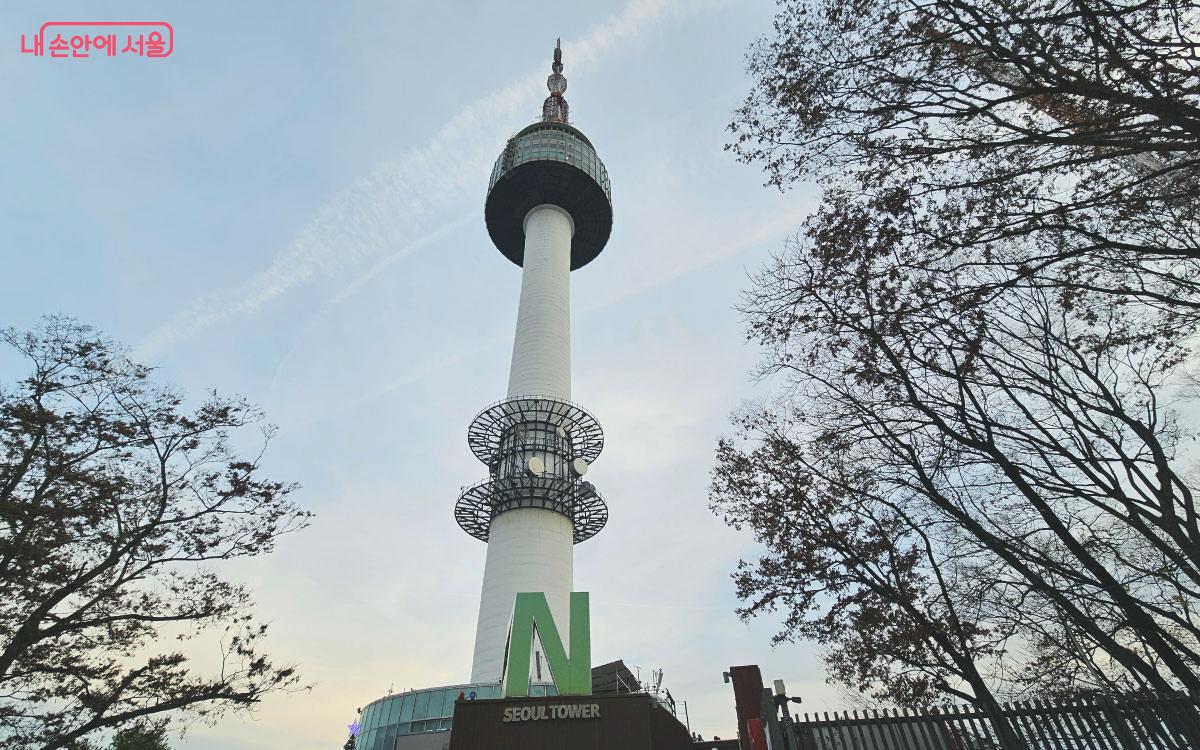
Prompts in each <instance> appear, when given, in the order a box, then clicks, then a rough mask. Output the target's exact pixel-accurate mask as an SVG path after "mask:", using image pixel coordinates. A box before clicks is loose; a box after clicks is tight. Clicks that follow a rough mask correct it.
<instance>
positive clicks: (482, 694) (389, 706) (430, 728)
mask: <svg viewBox="0 0 1200 750" xmlns="http://www.w3.org/2000/svg"><path fill="white" fill-rule="evenodd" d="M459 693H463V694H464V695H466V696H467V698H470V697H471V693H474V694H475V699H476V700H491V699H492V698H499V697H500V685H499V684H496V683H490V682H488V683H477V684H471V685H450V686H448V687H438V688H426V689H424V690H414V691H412V692H408V693H396V694H395V695H389V696H387V697H386V698H380V699H379V700H377V701H375V702H374V703H369V704H367V707H366V708H364V709H363V711H362V716H360V717H359V728H360V732H359V737H358V750H392V748H393V747H395V744H396V738H397V737H399V736H401V735H405V734H418V733H420V732H445V731H447V730H449V729H450V725H451V723H452V721H453V719H454V701H456V700H458V694H459ZM529 694H530V695H533V696H540V695H557V694H558V690H557V689H556V688H555V686H554V685H539V684H535V685H530V686H529Z"/></svg>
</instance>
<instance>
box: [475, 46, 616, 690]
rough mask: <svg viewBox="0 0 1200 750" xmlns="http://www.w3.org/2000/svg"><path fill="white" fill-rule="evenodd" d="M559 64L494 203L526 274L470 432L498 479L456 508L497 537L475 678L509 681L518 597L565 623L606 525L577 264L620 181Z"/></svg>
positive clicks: (507, 163)
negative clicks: (586, 130) (507, 339)
mask: <svg viewBox="0 0 1200 750" xmlns="http://www.w3.org/2000/svg"><path fill="white" fill-rule="evenodd" d="M562 71H563V65H562V48H561V44H559V45H556V46H555V48H554V63H553V66H552V73H551V75H550V77H549V78H548V79H547V81H546V86H547V88H549V89H550V96H548V97H547V98H546V101H545V103H544V104H543V106H542V119H541V121H540V122H536V123H534V124H532V125H530V126H528V127H526V128H524V129H523V130H521V131H520V132H518V133H517V134H516V135H514V136H513V137H512V138H510V139H509V140H508V143H507V144H506V145H505V147H504V151H503V152H502V153H501V154H500V157H499V158H498V159H497V160H496V166H495V168H494V169H493V170H492V175H491V180H490V181H489V184H488V193H487V200H486V203H485V207H484V217H485V220H486V222H487V229H488V234H489V235H490V236H491V239H492V242H493V243H494V244H495V245H496V247H497V249H499V250H500V252H501V253H503V254H504V256H505V257H507V258H508V259H509V260H511V261H512V262H513V263H515V264H517V265H518V266H520V267H521V269H522V270H521V297H520V303H519V306H518V311H517V328H516V335H515V337H514V340H513V352H512V364H511V368H510V370H509V379H508V395H507V397H506V398H505V399H504V400H503V401H500V402H499V403H496V404H493V405H491V406H489V407H487V408H486V409H484V410H483V411H481V412H480V413H479V414H478V415H476V417H475V419H474V420H472V422H471V426H470V428H469V429H468V431H467V442H468V444H469V446H470V448H471V451H472V452H473V453H474V454H475V456H476V457H477V458H478V459H479V460H480V461H482V462H483V464H484V465H485V466H487V467H488V478H487V479H485V480H483V481H482V482H479V483H478V484H475V485H472V486H470V487H467V488H466V489H464V490H463V492H462V494H461V495H460V496H459V498H458V502H457V503H456V505H455V509H454V515H455V519H456V520H457V521H458V524H459V525H460V526H461V527H462V529H463V530H464V531H466V532H467V533H468V534H470V535H471V536H473V537H475V538H477V539H480V540H482V541H485V542H487V544H488V549H487V561H486V563H485V566H484V573H483V588H482V593H481V595H480V602H479V622H478V625H477V627H476V631H475V652H474V659H473V662H472V666H471V681H472V682H473V683H482V682H498V681H499V680H500V678H501V673H502V671H503V669H504V657H505V649H506V646H507V639H508V627H509V620H510V618H511V617H512V610H513V604H514V601H515V598H516V594H517V593H518V592H524V591H540V592H544V593H545V595H546V600H547V601H548V603H549V605H550V609H551V612H552V613H553V615H554V619H555V621H556V622H557V623H559V628H560V630H561V631H562V632H567V628H568V627H569V619H568V616H569V610H568V602H569V595H570V592H571V589H572V577H573V557H574V550H573V545H574V544H578V543H579V542H582V541H585V540H587V539H590V538H591V537H593V536H595V535H596V534H597V533H598V532H599V531H600V530H601V529H602V528H603V527H604V525H605V523H606V522H607V521H608V507H607V506H606V505H605V503H604V500H603V499H602V498H601V497H600V493H599V492H598V491H597V490H596V488H595V486H593V485H592V484H591V483H590V482H588V481H586V480H585V479H584V475H585V474H586V473H587V471H588V467H589V466H590V464H591V463H592V462H593V461H594V460H595V459H596V457H597V456H598V455H599V454H600V451H601V449H602V448H603V446H604V433H603V431H602V430H601V428H600V423H599V422H598V421H597V420H596V418H595V417H593V416H592V415H591V414H589V413H588V412H587V411H586V410H584V409H583V408H582V407H580V406H578V405H577V404H575V403H573V402H572V401H571V317H570V273H571V271H573V270H575V269H577V268H580V267H582V266H584V265H586V264H587V263H589V262H591V261H592V260H593V259H595V258H596V256H597V255H599V254H600V251H601V250H603V249H604V246H605V244H606V243H607V242H608V237H609V234H610V233H611V231H612V200H611V185H610V183H609V179H608V171H607V170H606V169H605V168H604V163H603V162H601V161H600V157H599V156H597V155H596V150H595V148H593V146H592V144H591V141H589V140H588V139H587V137H586V136H584V134H583V133H581V132H580V131H579V130H578V129H577V128H575V127H574V126H573V125H571V124H570V122H569V120H568V111H569V109H568V106H567V101H566V99H565V98H564V97H563V93H564V92H565V91H566V89H567V79H566V78H565V77H564V76H563V74H562ZM540 663H545V661H544V659H542V660H540Z"/></svg>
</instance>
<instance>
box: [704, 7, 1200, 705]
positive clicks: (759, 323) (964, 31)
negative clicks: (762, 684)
mask: <svg viewBox="0 0 1200 750" xmlns="http://www.w3.org/2000/svg"><path fill="white" fill-rule="evenodd" d="M781 6H782V8H781V11H780V13H779V16H778V17H777V21H776V36H775V38H774V39H772V40H769V41H764V42H762V43H761V44H759V45H758V46H757V47H756V48H755V49H754V50H753V51H752V53H751V57H750V66H751V71H752V73H753V74H755V76H756V78H757V84H756V87H755V89H754V92H753V93H752V94H751V96H750V97H749V98H748V99H747V102H746V104H745V106H744V107H743V108H742V109H741V110H740V111H739V113H738V118H737V121H736V122H735V123H734V124H733V126H732V128H733V130H734V131H735V133H736V136H737V137H736V141H735V142H734V143H733V144H732V145H731V148H732V149H733V150H734V151H735V152H736V153H737V154H738V155H739V156H740V157H741V158H743V159H745V160H747V161H751V162H755V163H761V164H762V165H763V166H764V168H765V169H766V171H767V174H768V179H769V181H770V182H771V183H773V184H775V185H777V186H779V187H786V186H787V185H789V184H791V183H793V182H795V181H796V180H800V179H816V180H818V181H819V182H821V183H822V184H823V185H824V196H823V201H822V205H821V207H820V209H819V210H818V211H817V212H816V213H815V214H814V215H813V216H812V217H810V219H809V220H808V221H807V222H806V224H805V226H804V228H803V230H802V231H801V232H800V233H799V234H798V235H797V236H796V238H795V239H794V241H793V242H791V243H789V246H788V247H787V248H786V249H785V250H784V251H783V252H782V253H781V254H780V255H779V256H778V257H777V258H776V260H775V261H774V262H773V263H772V264H771V265H770V266H769V267H768V268H767V269H766V270H765V271H764V272H763V273H762V274H761V275H760V276H758V277H757V278H756V279H755V280H754V283H753V288H752V289H751V290H750V291H749V292H748V293H747V296H746V300H745V303H744V305H743V311H744V312H745V313H746V315H747V318H748V320H749V325H750V334H749V335H750V337H751V338H752V339H754V340H757V341H758V342H760V343H761V344H762V345H763V346H764V350H765V352H766V359H765V362H764V368H763V374H764V376H769V377H773V378H774V379H775V380H776V382H778V383H779V384H780V386H781V392H780V394H779V396H778V397H777V398H776V399H774V400H773V401H772V402H771V403H770V404H766V405H762V406H760V407H755V408H749V409H747V411H746V412H745V413H744V414H743V415H742V416H741V417H740V418H739V421H738V428H739V433H738V435H737V437H735V438H732V439H729V440H726V441H723V442H722V443H721V445H720V447H719V449H718V463H717V468H716V472H715V475H714V484H713V494H712V502H713V506H714V508H715V509H716V510H718V511H719V512H722V513H724V514H725V515H726V516H727V517H728V518H729V520H730V521H731V522H732V523H735V524H738V525H743V526H746V527H748V528H751V529H752V530H753V531H754V532H755V533H756V534H757V536H758V537H759V539H760V540H762V541H763V542H764V543H765V544H766V547H767V554H766V555H765V556H764V558H763V559H762V560H761V561H760V562H759V563H758V564H757V565H756V566H749V565H746V566H744V567H743V568H742V569H741V570H740V571H739V573H738V574H737V577H736V578H737V583H738V587H739V593H740V594H741V596H742V597H743V598H744V599H745V600H746V601H747V602H748V604H747V606H746V607H745V608H744V609H743V614H746V615H753V614H755V613H757V612H759V611H762V610H764V609H772V608H777V607H779V608H783V609H784V610H785V612H786V613H787V619H786V624H785V630H784V632H783V633H781V636H782V637H805V638H814V639H816V640H818V641H820V642H822V643H825V644H826V645H827V646H829V649H830V650H829V656H828V660H829V663H830V674H831V677H832V678H833V679H836V680H839V681H842V682H846V683H849V684H851V685H854V686H856V687H858V688H860V689H865V690H868V691H872V692H875V693H876V694H878V695H879V696H880V697H882V698H885V699H888V700H893V701H896V702H900V703H914V702H925V701H929V700H931V699H932V698H933V697H934V696H935V695H942V696H945V697H947V698H957V697H966V698H968V699H969V700H972V701H973V702H978V703H981V704H982V705H985V706H986V705H987V704H989V703H991V702H992V701H993V700H994V697H993V696H994V694H995V693H996V692H998V691H999V692H1006V693H1010V694H1020V693H1027V692H1031V691H1033V692H1042V693H1047V692H1050V693H1080V692H1095V691H1113V690H1129V689H1151V690H1171V689H1175V688H1180V687H1183V688H1187V689H1190V690H1193V691H1194V690H1197V689H1200V627H1198V626H1200V621H1198V620H1197V619H1196V614H1197V607H1198V605H1200V600H1198V598H1200V523H1198V517H1197V512H1196V506H1195V499H1194V496H1193V491H1192V488H1191V486H1190V485H1189V483H1188V481H1187V478H1186V472H1185V465H1183V464H1182V462H1181V456H1180V455H1179V451H1180V449H1181V447H1182V446H1184V445H1186V444H1187V443H1188V442H1190V441H1191V440H1192V439H1193V435H1192V433H1191V432H1190V431H1189V430H1188V429H1186V428H1185V426H1184V425H1183V424H1181V423H1180V422H1179V421H1178V419H1177V417H1176V415H1175V413H1174V412H1173V410H1172V408H1171V404H1170V403H1169V402H1167V401H1166V400H1165V399H1164V396H1165V394H1166V393H1168V385H1169V383H1170V382H1171V379H1172V377H1174V376H1176V375H1177V374H1178V371H1179V368H1180V366H1181V364H1182V363H1184V362H1185V361H1186V360H1187V358H1188V357H1189V356H1190V353H1191V350H1190V342H1189V339H1190V337H1191V335H1192V334H1193V333H1194V331H1195V330H1196V325H1197V317H1196V315H1197V310H1200V296H1198V295H1197V291H1198V290H1200V287H1198V286H1197V281H1198V280H1200V276H1198V274H1200V242H1198V239H1200V223H1198V221H1200V210H1197V209H1198V208H1200V197H1198V194H1200V191H1197V189H1196V187H1195V186H1196V184H1197V179H1196V178H1197V176H1200V169H1198V162H1197V160H1196V155H1197V153H1198V152H1200V63H1198V62H1197V57H1196V52H1197V51H1198V47H1197V44H1196V43H1195V41H1194V40H1193V37H1192V35H1193V34H1194V33H1195V32H1196V29H1197V28H1198V24H1200V14H1198V12H1197V10H1196V8H1195V6H1194V5H1189V4H1182V3H1174V2H1169V1H1167V2H1135V3H1125V4H1120V5H1116V4H1111V3H1107V2H1104V1H1103V0H1095V1H1093V0H1080V1H1079V2H1066V1H1059V0H1020V1H1015V0H930V1H928V2H909V1H907V0H858V1H853V0H852V2H848V3H846V2H836V1H835V0H806V1H800V2H783V3H781Z"/></svg>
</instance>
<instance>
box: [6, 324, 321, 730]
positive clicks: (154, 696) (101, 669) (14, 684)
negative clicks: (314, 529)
mask: <svg viewBox="0 0 1200 750" xmlns="http://www.w3.org/2000/svg"><path fill="white" fill-rule="evenodd" d="M0 339H2V340H3V342H4V344H6V345H7V347H8V350H9V351H10V353H12V354H14V355H18V358H19V359H20V360H21V363H20V364H19V365H18V366H19V367H21V368H22V369H27V374H26V375H25V376H24V377H22V379H21V380H19V381H18V382H17V383H15V384H14V385H13V386H10V387H8V388H3V389H0V747H5V748H14V749H15V748H21V749H22V750H27V749H29V748H44V749H45V750H50V749H51V748H71V747H82V746H83V745H85V744H86V738H88V737H92V736H95V735H94V733H96V732H99V731H103V730H106V729H116V728H121V727H125V726H127V725H129V724H130V723H132V722H137V721H143V720H145V721H149V720H153V719H154V717H162V716H170V715H172V714H173V713H178V712H187V713H190V714H191V715H192V716H194V717H201V718H203V717H212V716H215V715H217V714H219V713H221V712H222V711H224V710H226V709H229V708H239V707H240V708H246V707H252V706H253V705H255V704H256V703H257V702H259V701H260V700H261V699H262V697H263V696H264V695H266V694H268V693H270V692H272V691H277V690H284V689H288V688H292V687H295V686H296V684H297V679H298V678H297V675H296V674H295V672H294V670H293V669H292V668H291V667H288V666H278V665H276V664H274V663H273V662H272V661H271V660H270V658H269V657H268V656H267V655H266V654H265V653H263V651H262V644H261V641H262V639H263V636H264V634H265V633H266V626H265V625H262V624H258V623H256V622H255V621H254V620H253V618H252V615H251V613H250V606H251V599H250V595H249V593H248V592H247V591H246V590H245V588H243V587H242V586H241V585H238V584H236V583H234V582H231V581H228V580H226V579H224V578H222V577H221V576H220V575H219V574H218V572H217V570H216V566H217V565H218V564H219V563H220V562H221V561H224V560H231V559H235V558H242V557H250V556H254V555H261V554H265V553H267V552H270V551H271V550H272V549H273V547H274V544H275V541H276V539H277V538H278V536H279V535H280V534H282V533H285V532H287V531H289V530H292V529H295V528H298V527H300V526H303V525H304V524H305V521H306V519H307V517H308V515H309V514H308V513H307V512H304V511H302V510H299V509H298V508H297V507H296V506H295V505H294V504H293V503H292V502H291V500H290V495H291V493H292V491H293V489H294V486H293V485H291V484H286V483H281V482H277V481H273V480H270V479H267V478H264V477H262V476H261V471H260V468H259V458H258V457H257V456H254V457H251V458H243V457H240V456H239V455H237V454H236V453H235V451H234V449H233V447H232V446H231V439H232V438H233V435H234V433H235V432H237V431H239V430H241V429H243V428H246V427H247V426H249V425H252V424H254V423H255V422H258V421H259V420H260V419H261V417H260V415H259V413H258V412H257V411H256V410H255V409H253V408H252V407H251V406H249V405H248V404H247V403H245V402H244V401H241V400H237V399H226V398H222V397H219V396H217V395H216V394H210V395H209V397H208V398H207V399H206V400H205V401H204V402H203V403H201V404H200V405H199V406H198V407H197V408H195V409H187V408H185V406H184V402H183V399H182V398H181V397H180V396H179V395H178V394H176V393H173V392H171V391H169V390H165V389H162V388H159V387H156V386H154V385H153V384H152V383H151V380H150V375H151V371H150V370H149V369H148V368H146V367H144V366H141V365H138V364H135V363H133V362H131V361H129V360H128V359H127V358H126V357H125V355H124V354H123V353H122V351H121V350H120V349H119V348H118V347H116V346H115V345H113V344H112V343H110V342H108V341H106V340H104V339H102V338H100V337H98V336H97V335H95V334H94V333H93V332H92V331H91V330H90V329H88V328H86V327H84V326H81V325H79V324H77V323H75V322H73V321H71V320H67V319H61V318H51V319H48V320H47V321H46V323H45V325H44V326H43V327H42V328H41V329H40V330H37V331H33V332H30V333H18V332H16V331H13V330H7V331H4V332H3V333H2V334H0ZM266 434H269V433H266ZM206 631H216V632H217V633H221V634H222V635H221V648H222V653H221V659H220V661H219V663H217V664H215V665H212V668H211V670H210V671H204V670H203V669H202V668H197V667H195V666H193V664H192V663H191V661H190V660H189V659H188V657H187V656H186V655H185V654H184V653H183V652H182V651H179V650H171V649H170V648H169V647H168V648H164V645H165V644H164V641H163V637H164V636H165V635H172V636H175V637H177V638H179V639H188V638H192V637H195V636H197V635H199V634H201V633H203V632H206ZM156 726H158V725H149V724H146V725H142V727H143V728H147V727H149V728H150V729H149V730H147V731H151V733H153V732H155V731H157V729H154V727H156ZM144 734H145V733H144V732H143V735H144ZM140 736H142V735H139V734H138V733H137V731H133V730H131V732H127V733H125V734H123V735H118V739H120V741H122V742H135V741H141V740H138V737H140ZM122 737H123V738H124V739H121V738H122Z"/></svg>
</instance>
